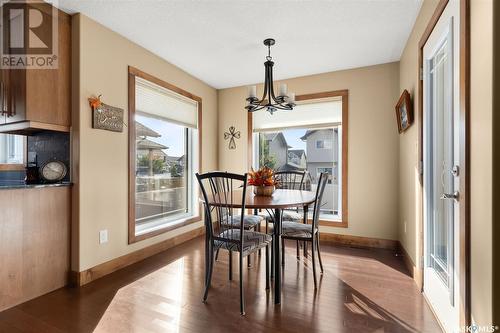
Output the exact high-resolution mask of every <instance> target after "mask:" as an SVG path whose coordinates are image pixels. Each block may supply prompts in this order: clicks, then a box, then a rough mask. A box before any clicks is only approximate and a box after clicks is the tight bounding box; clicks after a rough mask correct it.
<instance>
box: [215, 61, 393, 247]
mask: <svg viewBox="0 0 500 333" xmlns="http://www.w3.org/2000/svg"><path fill="white" fill-rule="evenodd" d="M283 82H286V83H287V84H288V89H289V91H293V92H295V93H296V94H298V95H300V94H308V93H316V92H323V91H331V90H340V89H348V90H349V196H348V198H349V201H348V204H349V227H348V228H346V229H344V228H324V231H327V232H334V233H338V234H349V235H356V236H365V237H376V238H383V239H397V219H398V182H399V180H398V177H397V174H398V158H399V157H398V155H399V151H398V133H397V125H396V119H395V113H394V105H395V103H396V102H397V99H398V97H399V64H398V63H390V64H383V65H377V66H371V67H364V68H358V69H353V70H345V71H338V72H332V73H325V74H320V75H312V76H306V77H299V78H294V79H289V80H285V81H283ZM276 84H278V83H276ZM261 89H262V86H259V87H258V91H261ZM246 93H247V91H246V87H237V88H230V89H223V90H220V91H219V128H220V131H219V133H218V140H219V142H218V143H219V168H220V169H221V170H228V171H235V172H245V171H247V170H248V168H247V165H248V164H247V112H246V111H245V109H244V106H245V98H246ZM231 125H234V126H235V127H236V129H237V130H239V131H241V134H242V139H240V140H238V141H237V143H236V145H237V148H236V149H235V150H229V149H228V147H227V145H228V143H227V141H225V140H224V137H223V131H224V130H227V128H229V126H231Z"/></svg>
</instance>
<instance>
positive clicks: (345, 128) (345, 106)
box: [247, 89, 349, 228]
mask: <svg viewBox="0 0 500 333" xmlns="http://www.w3.org/2000/svg"><path fill="white" fill-rule="evenodd" d="M332 97H341V99H342V216H341V218H340V221H330V220H319V225H322V226H328V227H338V228H347V227H348V226H349V223H348V216H349V215H348V207H349V206H348V188H349V186H348V179H349V177H348V172H349V169H348V162H349V161H348V156H349V154H348V148H349V145H348V138H349V136H348V132H349V90H347V89H343V90H334V91H325V92H320V93H314V94H304V95H298V96H296V97H295V100H296V101H297V102H299V101H308V100H316V99H318V100H319V99H322V98H332ZM247 132H248V133H247V147H248V151H247V161H248V168H251V167H252V160H253V138H252V134H253V115H252V113H251V112H248V120H247Z"/></svg>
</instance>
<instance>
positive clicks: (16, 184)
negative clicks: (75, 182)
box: [0, 180, 72, 190]
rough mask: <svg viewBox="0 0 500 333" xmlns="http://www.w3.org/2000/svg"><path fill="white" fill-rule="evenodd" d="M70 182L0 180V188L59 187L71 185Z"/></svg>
mask: <svg viewBox="0 0 500 333" xmlns="http://www.w3.org/2000/svg"><path fill="white" fill-rule="evenodd" d="M71 185H72V184H71V182H59V183H51V184H48V183H47V184H25V183H24V181H23V182H20V181H5V180H3V181H0V190H10V189H23V188H26V189H28V188H44V187H60V186H71Z"/></svg>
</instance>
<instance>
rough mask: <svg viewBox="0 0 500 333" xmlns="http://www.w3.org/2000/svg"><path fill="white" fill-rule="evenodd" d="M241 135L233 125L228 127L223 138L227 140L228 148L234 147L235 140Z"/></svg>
mask: <svg viewBox="0 0 500 333" xmlns="http://www.w3.org/2000/svg"><path fill="white" fill-rule="evenodd" d="M240 137H241V134H240V131H236V128H235V127H234V126H230V127H229V132H224V140H229V149H236V141H235V140H234V139H239V138H240Z"/></svg>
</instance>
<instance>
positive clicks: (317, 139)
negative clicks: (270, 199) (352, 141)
mask: <svg viewBox="0 0 500 333" xmlns="http://www.w3.org/2000/svg"><path fill="white" fill-rule="evenodd" d="M300 139H301V140H302V141H305V142H306V151H307V171H308V172H309V175H310V177H311V180H312V183H313V184H315V183H316V182H317V180H318V177H319V175H320V174H321V173H322V172H326V173H328V174H330V177H331V179H330V180H329V181H328V184H327V190H326V191H325V194H327V193H328V194H329V195H330V197H329V198H325V201H326V202H327V204H326V205H325V206H324V207H323V208H322V209H323V210H325V211H333V212H332V213H334V214H335V213H336V212H338V207H339V204H338V201H339V200H338V199H339V198H338V191H337V187H338V186H339V183H338V158H339V149H338V143H339V141H338V140H339V133H338V129H336V128H335V129H331V128H329V129H319V130H308V131H306V133H305V134H304V135H303V136H302V137H301V138H300ZM328 188H330V189H328Z"/></svg>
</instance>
